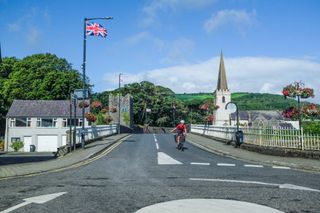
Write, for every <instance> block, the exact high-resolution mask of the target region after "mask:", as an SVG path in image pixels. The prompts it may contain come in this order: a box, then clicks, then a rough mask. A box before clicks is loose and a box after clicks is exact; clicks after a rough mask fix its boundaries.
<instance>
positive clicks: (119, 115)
mask: <svg viewBox="0 0 320 213" xmlns="http://www.w3.org/2000/svg"><path fill="white" fill-rule="evenodd" d="M122 75H123V74H122V73H119V94H118V134H120V128H121V125H120V122H121V106H120V105H121V98H120V94H121V93H120V88H121V76H122Z"/></svg>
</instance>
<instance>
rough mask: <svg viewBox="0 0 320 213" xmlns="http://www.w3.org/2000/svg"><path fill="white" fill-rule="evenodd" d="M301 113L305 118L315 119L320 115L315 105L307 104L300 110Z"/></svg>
mask: <svg viewBox="0 0 320 213" xmlns="http://www.w3.org/2000/svg"><path fill="white" fill-rule="evenodd" d="M301 112H302V113H303V114H304V115H306V116H307V117H316V116H319V115H320V109H318V107H317V105H315V104H309V105H306V106H304V107H303V108H302V109H301Z"/></svg>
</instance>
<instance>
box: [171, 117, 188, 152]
mask: <svg viewBox="0 0 320 213" xmlns="http://www.w3.org/2000/svg"><path fill="white" fill-rule="evenodd" d="M175 130H178V136H177V143H178V145H177V148H178V149H181V148H182V147H181V146H179V145H180V141H181V137H183V140H184V139H185V137H186V135H187V126H186V125H185V123H184V120H181V121H180V123H179V124H178V125H177V126H176V128H174V129H173V130H171V132H174V131H175Z"/></svg>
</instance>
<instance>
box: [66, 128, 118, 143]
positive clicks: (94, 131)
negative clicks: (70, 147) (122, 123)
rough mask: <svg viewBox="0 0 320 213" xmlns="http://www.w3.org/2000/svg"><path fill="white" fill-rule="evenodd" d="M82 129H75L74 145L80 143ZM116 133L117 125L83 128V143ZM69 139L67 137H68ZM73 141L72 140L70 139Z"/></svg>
mask: <svg viewBox="0 0 320 213" xmlns="http://www.w3.org/2000/svg"><path fill="white" fill-rule="evenodd" d="M81 132H82V128H81V127H79V128H77V131H76V143H81ZM115 133H117V125H99V126H91V127H85V128H84V135H85V141H88V140H92V139H95V138H99V137H103V136H108V135H112V134H115ZM68 137H69V136H68ZM68 140H69V138H68ZM72 140H73V139H72Z"/></svg>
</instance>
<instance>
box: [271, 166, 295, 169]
mask: <svg viewBox="0 0 320 213" xmlns="http://www.w3.org/2000/svg"><path fill="white" fill-rule="evenodd" d="M272 168H273V169H291V168H290V167H287V166H272Z"/></svg>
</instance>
